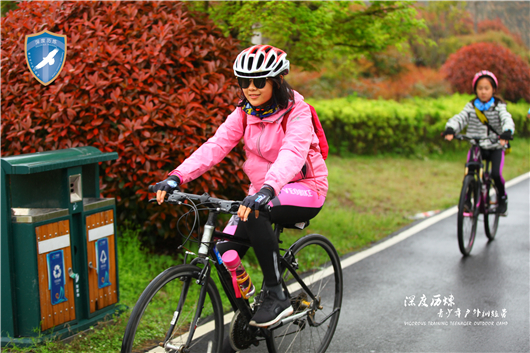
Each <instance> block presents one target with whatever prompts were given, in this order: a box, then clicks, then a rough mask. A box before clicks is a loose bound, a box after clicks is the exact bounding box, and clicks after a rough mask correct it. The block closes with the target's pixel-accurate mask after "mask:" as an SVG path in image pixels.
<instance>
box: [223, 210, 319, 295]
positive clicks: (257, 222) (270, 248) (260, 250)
mask: <svg viewBox="0 0 530 353" xmlns="http://www.w3.org/2000/svg"><path fill="white" fill-rule="evenodd" d="M321 209H322V207H319V208H311V207H297V206H281V205H280V206H274V207H272V208H271V212H270V213H269V212H260V213H259V217H258V218H257V219H256V217H255V215H254V212H251V213H250V215H249V216H248V220H247V222H242V221H241V220H239V222H238V225H237V229H236V232H235V234H234V238H243V239H249V240H250V244H252V247H253V248H254V252H255V253H256V257H257V258H258V262H259V265H260V267H261V270H262V271H263V279H264V281H265V284H266V285H267V287H273V286H275V285H277V284H279V283H280V278H279V277H280V273H279V270H278V266H279V258H280V256H279V254H280V249H279V247H278V239H277V238H276V236H275V235H274V231H273V229H272V223H278V224H282V225H294V224H295V223H298V222H305V221H308V220H310V219H311V218H313V217H315V216H316V215H317V214H318V212H320V210H321ZM217 249H218V250H219V252H220V253H221V254H223V253H224V252H225V251H227V250H230V249H233V250H236V251H237V252H238V254H239V257H240V258H243V256H244V255H245V253H246V252H247V250H248V247H246V246H243V245H240V244H235V243H232V242H222V243H218V244H217Z"/></svg>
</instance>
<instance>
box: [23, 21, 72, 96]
mask: <svg viewBox="0 0 530 353" xmlns="http://www.w3.org/2000/svg"><path fill="white" fill-rule="evenodd" d="M24 51H25V54H26V62H27V63H28V67H29V71H31V73H32V74H33V76H34V77H35V78H36V79H37V81H39V82H40V83H42V84H43V85H44V86H47V85H49V84H50V83H52V82H53V81H54V80H55V79H56V78H57V76H59V74H60V73H61V70H62V69H63V66H64V62H65V59H66V35H60V34H56V33H52V32H49V31H47V30H44V31H42V32H39V33H36V34H30V35H29V36H26V40H25V42H24Z"/></svg>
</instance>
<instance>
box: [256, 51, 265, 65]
mask: <svg viewBox="0 0 530 353" xmlns="http://www.w3.org/2000/svg"><path fill="white" fill-rule="evenodd" d="M264 60H265V56H264V55H263V54H262V55H260V56H259V57H258V65H257V66H258V67H261V65H262V64H263V61H264Z"/></svg>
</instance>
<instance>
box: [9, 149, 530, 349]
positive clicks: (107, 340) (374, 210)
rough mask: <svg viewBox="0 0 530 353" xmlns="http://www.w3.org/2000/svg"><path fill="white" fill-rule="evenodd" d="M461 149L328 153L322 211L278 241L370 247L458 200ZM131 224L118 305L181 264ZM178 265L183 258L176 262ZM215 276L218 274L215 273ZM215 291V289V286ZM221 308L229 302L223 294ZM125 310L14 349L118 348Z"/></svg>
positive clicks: (514, 164)
mask: <svg viewBox="0 0 530 353" xmlns="http://www.w3.org/2000/svg"><path fill="white" fill-rule="evenodd" d="M512 145H513V152H512V153H511V154H510V155H508V156H506V161H505V167H504V172H503V174H504V177H505V179H506V180H510V179H512V178H514V177H516V176H518V175H521V174H524V173H527V172H529V171H530V140H529V139H516V140H514V141H513V143H512ZM465 156H466V150H460V151H451V152H447V153H443V154H442V153H438V154H430V155H426V156H421V155H418V156H414V157H409V158H406V157H402V156H396V155H386V156H385V155H383V156H350V157H347V158H341V157H336V156H331V157H330V158H329V159H328V160H327V165H328V169H329V184H330V191H329V193H328V197H327V201H326V204H325V206H324V208H323V209H322V211H321V213H320V214H319V215H318V216H317V217H316V218H315V219H314V220H312V221H311V225H310V227H309V228H307V229H305V230H303V231H294V230H287V231H286V232H285V233H284V234H283V235H282V239H283V241H284V243H283V245H286V246H287V245H290V244H292V243H293V242H294V241H295V240H296V239H297V238H299V237H300V236H301V235H303V234H309V233H321V234H324V235H326V236H327V237H328V238H330V239H331V241H332V242H333V243H334V245H335V247H336V248H337V250H338V251H339V255H345V254H348V253H350V252H353V251H358V250H360V249H363V248H366V247H368V246H370V245H371V244H372V243H374V242H377V241H379V240H381V239H383V238H385V237H386V236H388V235H389V234H391V233H392V232H395V231H397V230H398V229H400V228H401V227H403V226H406V225H407V224H410V223H411V222H412V221H411V220H410V219H409V218H407V217H408V216H411V215H414V214H416V213H418V212H424V211H430V210H443V209H446V208H448V207H451V206H454V205H456V203H457V201H458V196H459V192H460V187H461V183H462V177H463V171H464V163H465ZM136 232H137V230H134V229H133V228H132V227H128V228H126V229H121V231H120V233H119V239H118V251H119V255H118V256H119V257H118V258H119V276H120V302H121V303H122V304H125V305H127V306H128V307H129V308H130V309H132V307H133V306H134V303H135V302H136V300H137V299H138V296H139V295H140V293H141V291H142V290H143V289H144V288H145V287H146V286H147V284H148V283H149V281H150V280H151V279H153V278H154V277H155V276H156V275H157V274H158V273H160V272H161V271H162V270H164V269H166V268H168V267H169V266H171V265H174V264H177V263H179V261H178V260H175V259H173V258H171V257H170V256H167V255H156V256H155V255H152V254H149V253H146V252H145V251H143V250H142V248H141V245H140V243H139V242H138V240H137V237H136ZM180 262H181V261H180ZM243 264H244V265H245V267H246V268H247V271H248V272H249V273H250V275H251V278H252V280H253V281H254V283H255V284H256V287H257V288H256V289H257V290H259V283H261V278H262V277H261V273H260V270H259V267H258V265H257V261H256V258H255V255H254V254H253V252H252V251H249V253H248V254H247V256H246V257H245V258H244V259H243ZM213 278H214V280H215V281H218V280H217V276H216V275H214V276H213ZM219 288H220V286H219ZM223 304H224V306H225V308H228V307H229V304H228V300H227V299H226V298H223ZM129 315H130V310H129V311H128V312H125V313H123V314H122V315H121V316H120V317H115V318H114V320H113V321H112V322H111V323H104V324H100V325H98V326H97V327H95V328H94V329H90V330H88V331H86V332H83V333H81V334H79V335H77V336H75V337H74V338H71V339H69V340H68V342H67V343H65V342H44V343H42V344H40V345H38V346H37V347H35V348H14V349H9V350H7V351H12V352H42V353H44V352H57V351H61V352H63V353H69V352H76V353H78V352H87V353H88V352H90V353H96V352H105V353H106V352H117V351H119V350H120V346H121V339H122V336H123V332H124V330H125V325H126V324H127V320H128V318H129Z"/></svg>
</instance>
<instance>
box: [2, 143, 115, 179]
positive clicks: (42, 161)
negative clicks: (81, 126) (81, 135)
mask: <svg viewBox="0 0 530 353" xmlns="http://www.w3.org/2000/svg"><path fill="white" fill-rule="evenodd" d="M114 159H118V153H116V152H108V153H103V152H101V151H100V150H98V149H97V148H95V147H91V146H85V147H77V148H68V149H64V150H55V151H46V152H37V153H28V154H20V155H16V156H9V157H4V158H2V169H3V170H4V172H5V173H6V174H33V173H40V172H46V171H49V170H55V169H63V168H69V167H75V166H80V165H86V164H92V163H97V162H105V161H110V160H114Z"/></svg>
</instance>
